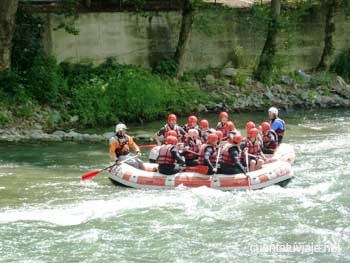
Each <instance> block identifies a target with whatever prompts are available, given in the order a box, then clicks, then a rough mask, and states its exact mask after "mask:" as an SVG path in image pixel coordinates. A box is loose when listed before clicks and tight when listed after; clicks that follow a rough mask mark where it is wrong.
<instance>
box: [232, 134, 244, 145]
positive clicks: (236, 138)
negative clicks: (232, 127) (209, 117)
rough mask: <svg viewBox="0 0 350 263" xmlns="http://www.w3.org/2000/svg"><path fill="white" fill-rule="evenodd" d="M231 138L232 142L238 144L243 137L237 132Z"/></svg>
mask: <svg viewBox="0 0 350 263" xmlns="http://www.w3.org/2000/svg"><path fill="white" fill-rule="evenodd" d="M231 140H232V142H233V143H235V144H240V143H241V142H242V140H243V137H242V135H240V134H239V133H237V134H235V135H233V137H232V139H231Z"/></svg>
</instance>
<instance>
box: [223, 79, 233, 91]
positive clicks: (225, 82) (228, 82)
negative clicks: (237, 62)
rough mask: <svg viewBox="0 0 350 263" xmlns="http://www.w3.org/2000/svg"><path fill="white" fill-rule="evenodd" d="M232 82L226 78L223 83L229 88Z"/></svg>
mask: <svg viewBox="0 0 350 263" xmlns="http://www.w3.org/2000/svg"><path fill="white" fill-rule="evenodd" d="M230 83H231V81H230V80H228V79H225V80H224V83H223V84H224V87H225V88H227V89H228V88H230Z"/></svg>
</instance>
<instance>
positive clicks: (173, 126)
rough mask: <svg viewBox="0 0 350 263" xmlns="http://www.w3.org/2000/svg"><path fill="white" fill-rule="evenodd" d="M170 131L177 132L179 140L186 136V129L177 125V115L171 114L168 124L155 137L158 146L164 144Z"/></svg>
mask: <svg viewBox="0 0 350 263" xmlns="http://www.w3.org/2000/svg"><path fill="white" fill-rule="evenodd" d="M168 131H175V132H176V133H177V138H178V139H179V140H180V139H182V138H183V137H184V136H185V134H186V132H185V131H184V129H183V128H182V127H180V126H179V125H177V117H176V115H175V114H169V116H168V123H167V124H165V125H164V126H163V127H162V128H160V130H159V131H158V132H157V133H156V134H155V135H154V138H155V140H156V142H157V145H162V143H164V139H165V133H166V132H168Z"/></svg>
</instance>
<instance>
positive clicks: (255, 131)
mask: <svg viewBox="0 0 350 263" xmlns="http://www.w3.org/2000/svg"><path fill="white" fill-rule="evenodd" d="M258 135H259V130H258V129H257V128H252V129H250V130H249V131H248V137H249V138H256V137H258Z"/></svg>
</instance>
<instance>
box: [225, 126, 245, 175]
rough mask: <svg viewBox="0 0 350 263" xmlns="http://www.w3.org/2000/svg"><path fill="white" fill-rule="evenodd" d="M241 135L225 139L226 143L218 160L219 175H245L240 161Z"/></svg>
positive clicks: (232, 135) (231, 135)
mask: <svg viewBox="0 0 350 263" xmlns="http://www.w3.org/2000/svg"><path fill="white" fill-rule="evenodd" d="M242 139H243V138H242V135H240V134H239V133H237V134H232V133H231V134H230V135H229V137H228V138H227V143H226V144H225V146H224V147H223V148H222V152H221V158H220V162H219V163H220V168H219V173H220V174H232V175H233V174H239V173H245V170H244V168H243V166H242V164H241V161H240V156H241V155H240V154H241V149H240V143H241V142H242Z"/></svg>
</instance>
